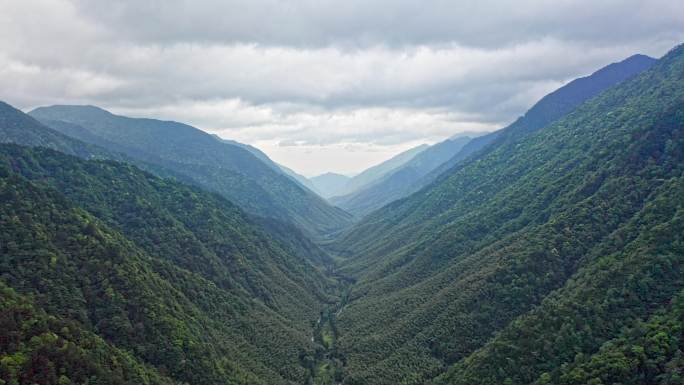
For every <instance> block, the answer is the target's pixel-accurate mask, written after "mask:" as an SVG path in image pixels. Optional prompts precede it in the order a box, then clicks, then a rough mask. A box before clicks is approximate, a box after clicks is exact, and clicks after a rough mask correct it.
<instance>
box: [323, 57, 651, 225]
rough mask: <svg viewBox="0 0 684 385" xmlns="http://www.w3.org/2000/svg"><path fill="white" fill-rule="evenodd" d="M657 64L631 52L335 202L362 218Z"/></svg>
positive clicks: (538, 127) (427, 153)
mask: <svg viewBox="0 0 684 385" xmlns="http://www.w3.org/2000/svg"><path fill="white" fill-rule="evenodd" d="M654 62H655V59H653V58H651V57H648V56H645V55H633V56H630V57H629V58H627V59H625V60H623V61H621V62H619V63H613V64H610V65H608V66H606V67H604V68H601V69H600V70H598V71H596V72H594V73H593V74H591V75H589V76H587V77H582V78H578V79H575V80H573V81H571V82H570V83H568V84H566V85H565V86H563V87H561V88H559V89H558V90H556V91H554V92H552V93H550V94H549V95H546V96H545V97H544V98H542V99H541V100H540V101H539V102H537V103H536V104H535V105H534V106H533V107H532V108H531V109H530V110H529V111H527V113H525V115H524V116H522V117H520V118H519V119H518V120H516V121H515V122H514V123H513V124H511V125H510V126H508V127H506V128H504V129H502V130H499V131H495V132H493V133H489V134H487V135H477V134H476V133H473V134H470V133H465V134H461V135H460V138H461V139H460V140H462V138H463V137H464V136H470V137H471V138H472V140H470V141H469V142H468V143H465V144H463V143H462V142H459V141H458V140H457V139H459V136H455V137H452V138H450V139H449V140H447V141H445V142H442V143H439V144H438V145H435V146H432V148H431V150H430V151H425V152H424V154H422V155H421V157H422V159H416V162H422V163H423V164H422V165H419V166H417V167H416V166H412V165H406V166H405V167H404V169H403V170H399V171H396V172H395V174H396V175H393V176H391V177H386V178H384V180H383V181H381V182H379V183H375V184H373V185H371V186H368V187H367V188H365V189H362V190H360V191H357V192H354V193H351V194H348V195H346V196H342V197H336V198H335V199H332V200H331V202H332V203H333V204H335V205H336V206H338V207H341V208H343V209H345V210H347V211H349V212H350V213H352V214H354V215H356V216H360V217H363V216H365V215H367V214H369V213H371V212H372V211H374V210H377V209H379V208H380V207H382V206H384V205H386V204H388V203H390V202H393V201H395V200H397V199H401V198H403V197H406V196H408V195H410V194H412V193H414V192H416V191H418V190H420V189H422V188H424V187H425V186H427V185H429V184H430V183H432V182H434V181H435V180H436V179H437V178H438V177H439V176H440V175H442V174H443V173H444V172H445V171H447V170H449V169H450V168H452V167H454V166H455V165H456V164H458V163H459V162H461V161H463V160H464V159H466V158H468V157H469V156H472V155H473V154H475V153H477V152H478V151H481V150H482V149H484V148H485V147H487V146H488V145H489V144H490V143H492V142H494V141H495V140H497V138H498V140H506V137H508V135H510V134H509V133H514V135H516V134H522V133H529V132H534V131H535V130H538V129H540V128H542V127H544V126H546V125H547V124H549V123H551V122H553V121H554V120H556V119H558V118H560V117H562V116H563V115H565V114H567V113H568V112H570V111H571V110H572V109H574V108H575V107H576V106H578V105H579V104H581V103H582V102H584V101H585V100H587V99H590V98H591V97H593V96H595V95H597V94H598V93H600V92H601V91H603V90H605V89H607V88H609V87H610V86H612V85H615V84H617V83H618V82H620V81H622V80H624V79H626V78H628V77H630V76H634V75H635V74H638V73H640V72H642V71H644V70H646V69H648V68H649V67H650V66H651V65H653V63H654Z"/></svg>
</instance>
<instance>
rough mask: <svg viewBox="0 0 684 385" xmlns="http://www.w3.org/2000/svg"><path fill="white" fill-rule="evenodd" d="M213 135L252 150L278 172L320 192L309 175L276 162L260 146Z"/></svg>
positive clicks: (225, 141) (223, 140) (253, 153)
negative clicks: (301, 173) (306, 175)
mask: <svg viewBox="0 0 684 385" xmlns="http://www.w3.org/2000/svg"><path fill="white" fill-rule="evenodd" d="M213 136H214V137H215V138H216V139H218V140H220V141H222V142H224V143H228V144H232V145H234V146H238V147H242V148H244V149H245V150H247V151H249V152H251V153H252V155H254V156H256V157H257V158H259V160H261V161H262V162H264V163H266V164H267V165H269V166H270V167H271V168H272V169H274V170H276V171H278V172H281V173H283V174H285V175H287V176H289V177H290V178H292V179H293V180H294V181H295V182H297V183H299V184H300V185H301V186H303V187H306V188H307V189H309V190H311V191H313V192H315V193H318V192H317V191H316V189H315V187H314V185H313V183H311V181H310V180H309V179H308V178H307V177H305V176H303V175H300V174H298V173H297V172H295V171H294V170H292V169H290V168H288V167H285V166H283V165H281V164H278V163H276V162H274V161H273V160H271V158H269V157H268V155H266V154H265V153H264V152H263V151H261V150H259V149H258V148H256V147H254V146H250V145H249V144H244V143H240V142H238V141H235V140H230V139H223V138H221V137H220V136H218V135H213Z"/></svg>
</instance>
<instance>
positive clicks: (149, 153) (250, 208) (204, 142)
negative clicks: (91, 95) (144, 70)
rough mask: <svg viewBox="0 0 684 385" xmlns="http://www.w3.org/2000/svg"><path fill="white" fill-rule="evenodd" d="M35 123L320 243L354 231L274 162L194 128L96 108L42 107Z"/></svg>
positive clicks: (345, 217)
mask: <svg viewBox="0 0 684 385" xmlns="http://www.w3.org/2000/svg"><path fill="white" fill-rule="evenodd" d="M30 115H31V116H32V117H34V118H36V119H37V120H39V121H41V122H42V123H43V124H44V125H46V126H48V127H50V128H52V129H53V130H56V131H59V132H61V133H63V134H65V135H67V136H70V137H73V138H75V139H78V140H81V141H83V142H86V143H89V144H93V145H96V146H99V147H101V148H104V149H107V150H109V151H110V152H116V153H122V154H125V155H126V156H127V157H128V158H129V159H131V161H133V162H136V164H138V165H139V166H141V167H143V168H146V165H154V166H155V167H157V168H163V169H164V170H168V171H170V172H171V173H172V174H173V175H174V176H176V177H177V178H178V179H179V180H181V181H183V182H187V183H192V184H195V185H197V186H200V187H203V188H205V189H207V190H210V191H215V192H218V193H220V194H222V195H223V196H225V197H227V198H228V199H230V200H232V201H234V202H235V203H236V204H238V205H239V206H240V207H242V208H243V209H244V210H246V211H247V212H249V213H252V214H255V215H258V216H261V217H270V218H275V219H279V220H283V221H287V222H290V223H293V224H295V225H296V226H298V227H299V228H300V229H302V230H303V231H305V232H307V233H309V234H310V235H313V236H315V237H325V236H326V235H328V234H330V233H333V232H335V231H338V230H340V229H341V228H343V227H345V226H346V225H347V224H348V223H349V220H350V216H349V215H348V214H347V213H345V212H344V211H342V210H340V209H337V208H335V207H333V206H331V205H329V204H328V203H327V202H326V201H325V200H324V199H322V198H320V197H319V196H317V195H316V194H314V193H313V192H311V191H310V190H308V189H307V188H305V187H304V186H302V185H301V184H300V183H299V182H297V181H296V180H295V178H293V177H291V176H288V175H286V174H285V173H284V172H283V171H282V169H280V168H279V167H278V166H276V165H273V164H272V162H271V161H270V159H269V160H267V161H264V159H263V158H267V157H265V155H263V153H261V154H260V152H257V151H258V150H256V149H254V148H251V149H250V148H248V147H246V146H245V145H235V144H234V143H230V142H225V141H223V140H220V139H217V138H216V137H214V136H212V135H210V134H207V133H205V132H203V131H201V130H199V129H197V128H194V127H192V126H189V125H186V124H182V123H178V122H172V121H162V120H156V119H140V118H129V117H124V116H118V115H114V114H112V113H109V112H108V111H105V110H103V109H100V108H97V107H93V106H52V107H40V108H37V109H35V110H33V111H31V112H30ZM255 154H256V155H255ZM259 158H262V159H261V160H260V159H259ZM137 162H142V163H137ZM149 170H150V171H152V172H156V169H149ZM164 176H165V175H164Z"/></svg>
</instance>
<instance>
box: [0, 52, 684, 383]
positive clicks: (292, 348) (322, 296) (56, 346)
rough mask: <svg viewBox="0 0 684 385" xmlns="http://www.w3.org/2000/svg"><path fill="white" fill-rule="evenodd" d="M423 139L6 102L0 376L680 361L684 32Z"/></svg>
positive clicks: (532, 372)
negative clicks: (322, 163) (329, 181)
mask: <svg viewBox="0 0 684 385" xmlns="http://www.w3.org/2000/svg"><path fill="white" fill-rule="evenodd" d="M235 143H236V142H235ZM421 151H422V152H419V153H417V155H412V156H415V157H413V158H408V157H407V158H406V159H405V160H403V161H404V162H405V163H403V166H397V165H392V167H393V168H392V170H396V172H395V173H394V174H392V173H386V175H385V176H384V177H383V178H381V179H379V181H377V182H378V183H377V184H374V185H371V188H369V189H367V190H362V192H361V193H358V194H357V195H355V196H353V197H351V198H350V197H347V198H345V199H349V200H347V201H346V204H347V205H348V206H345V205H344V204H343V205H341V207H342V208H340V207H336V206H335V205H334V204H333V203H334V199H332V200H331V201H330V202H328V201H326V200H325V199H323V198H322V197H320V196H318V195H316V193H315V192H314V191H312V190H310V189H309V187H307V183H304V182H302V181H301V178H300V176H297V175H294V174H293V173H292V172H291V170H290V171H288V170H286V169H284V168H281V167H280V166H278V165H277V164H276V163H275V162H272V161H270V159H268V157H266V155H265V154H263V153H261V152H258V150H256V149H251V150H250V148H249V147H247V146H242V145H237V144H233V143H232V142H229V141H222V140H220V138H217V137H215V136H212V135H209V134H207V133H204V132H202V131H201V130H199V129H196V128H194V127H192V126H188V125H185V124H181V123H176V122H169V121H161V120H155V119H141V118H128V117H125V116H120V115H114V114H111V113H109V112H107V111H105V110H102V109H99V108H97V107H92V106H53V107H43V108H38V109H35V110H33V111H32V112H31V113H29V114H26V113H24V112H22V111H20V110H18V109H15V108H14V107H12V106H10V105H9V104H5V103H0V385H67V384H74V385H76V384H79V385H96V384H98V385H100V384H102V385H104V384H112V385H114V384H115V385H124V384H130V385H134V384H136V385H137V384H160V385H161V384H179V385H180V384H187V385H194V384H198V385H213V384H226V385H228V384H230V385H238V384H244V385H281V384H282V385H478V384H480V385H550V384H559V385H580V384H591V385H647V384H648V385H684V46H678V47H675V48H674V49H672V50H671V51H670V52H669V53H667V54H666V55H665V56H664V57H662V58H661V59H658V60H655V59H650V58H648V57H645V56H638V55H637V56H633V57H631V58H629V59H627V60H625V61H622V62H619V63H615V64H611V65H610V66H608V67H604V68H603V69H600V70H599V71H597V72H594V73H593V74H592V75H590V76H587V77H584V78H580V79H577V80H575V81H572V82H568V83H567V84H565V85H563V86H562V87H561V88H559V89H558V90H556V91H554V92H553V93H551V94H549V95H547V96H546V97H544V98H542V99H541V100H540V101H539V102H538V103H537V104H536V105H534V106H533V107H532V108H531V109H530V110H529V111H528V112H527V113H526V114H525V115H524V116H522V117H521V118H520V119H518V120H516V121H515V122H514V123H513V124H511V125H509V126H507V127H505V128H503V129H501V130H498V131H496V132H493V133H490V134H488V135H485V136H481V137H478V138H475V139H471V138H470V137H467V138H466V137H464V138H460V140H457V139H454V140H453V143H451V142H450V143H446V142H444V143H443V144H442V145H441V146H439V147H436V146H433V147H428V148H427V149H421ZM440 151H445V152H440ZM449 151H451V152H449ZM438 152H439V153H438ZM452 152H453V154H452ZM264 159H266V160H264ZM445 159H447V160H446V161H445ZM387 167H389V166H387ZM402 167H403V168H402ZM402 170H403V171H402ZM370 174H372V173H370V172H369V173H367V174H366V175H370ZM293 175H294V176H293ZM298 178H300V179H298ZM302 178H303V177H302ZM392 178H394V179H392ZM359 179H361V178H359ZM392 186H394V187H392ZM387 189H388V190H387ZM386 190H387V191H386ZM364 191H365V192H364ZM388 191H389V192H388ZM364 197H365V198H364ZM354 199H356V201H354V202H355V203H354V202H352V201H353V200H354ZM331 202H332V203H331ZM350 202H352V203H353V204H352V203H350ZM357 203H358V204H359V205H358V206H357V205H356V204H357ZM352 206H354V208H351V207H352ZM344 208H347V209H349V210H350V212H351V213H348V212H346V211H345V210H344ZM366 214H367V215H366Z"/></svg>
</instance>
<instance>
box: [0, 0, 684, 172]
mask: <svg viewBox="0 0 684 385" xmlns="http://www.w3.org/2000/svg"><path fill="white" fill-rule="evenodd" d="M681 42H684V1H682V0H649V1H643V0H602V1H596V0H575V1H570V0H556V1H547V0H543V1H542V0H511V1H508V0H499V1H486V0H473V1H468V0H463V1H455V0H451V1H438V0H433V1H429V0H421V1H417V0H414V1H408V0H370V1H369V0H346V1H332V0H290V1H286V0H245V1H234V0H202V1H200V0H145V1H134V0H0V90H1V91H0V92H1V93H0V99H2V100H4V101H6V102H8V103H10V104H13V105H15V106H17V107H19V108H22V109H25V110H28V109H31V108H33V107H36V106H41V105H50V104H94V105H98V106H101V107H103V108H106V109H108V110H110V111H112V112H115V113H121V114H126V115H130V116H140V117H157V118H162V119H173V120H179V121H182V122H186V123H190V124H193V125H195V126H197V127H199V128H201V129H203V130H206V131H209V132H213V133H217V134H218V135H220V136H222V137H225V138H230V139H235V140H239V141H242V142H245V143H249V144H252V145H255V146H257V147H259V148H261V149H262V150H264V151H265V152H266V153H268V154H269V155H270V156H271V157H272V158H274V159H275V160H277V161H279V162H281V163H283V164H285V165H287V166H290V167H292V168H294V169H295V170H297V171H300V172H302V173H304V174H305V175H315V174H318V173H321V172H324V171H336V172H342V173H354V172H357V171H360V170H361V169H363V168H365V167H367V166H369V165H371V164H374V163H376V162H378V161H381V160H383V159H385V158H387V157H389V156H391V155H393V154H395V153H397V152H399V151H401V150H404V149H407V148H409V147H412V146H415V145H418V144H420V143H433V142H435V141H439V140H442V139H444V138H446V137H449V136H451V135H454V134H456V133H458V132H459V131H487V130H493V129H496V128H499V127H501V126H503V125H505V124H507V123H509V122H510V121H512V120H513V119H515V118H516V117H517V116H519V115H520V114H522V113H523V112H524V111H525V110H526V109H527V108H529V107H530V106H531V105H532V104H533V103H534V102H535V101H536V100H537V99H538V98H540V97H541V96H543V95H544V94H546V93H548V92H549V91H551V90H553V89H555V88H558V87H559V86H560V85H562V84H563V83H565V82H567V81H569V80H571V79H573V78H575V77H578V76H582V75H587V74H589V73H591V72H593V71H594V70H596V69H598V68H600V67H602V66H604V65H606V64H608V63H611V62H615V61H619V60H621V59H623V58H625V57H627V56H629V55H631V54H634V53H644V54H648V55H651V56H655V57H659V56H662V55H663V54H664V53H665V52H667V50H668V49H670V48H671V47H672V46H674V45H676V44H678V43H681Z"/></svg>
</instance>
